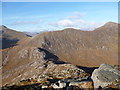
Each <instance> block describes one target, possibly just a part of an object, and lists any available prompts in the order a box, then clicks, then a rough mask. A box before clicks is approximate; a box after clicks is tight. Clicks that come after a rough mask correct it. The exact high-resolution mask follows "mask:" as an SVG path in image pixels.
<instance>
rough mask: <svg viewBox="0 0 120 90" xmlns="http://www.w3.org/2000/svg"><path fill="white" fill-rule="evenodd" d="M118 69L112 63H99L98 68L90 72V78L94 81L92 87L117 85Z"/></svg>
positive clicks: (119, 75)
mask: <svg viewBox="0 0 120 90" xmlns="http://www.w3.org/2000/svg"><path fill="white" fill-rule="evenodd" d="M119 78H120V71H119V70H118V69H116V68H115V66H114V65H109V64H101V65H100V67H99V68H98V69H95V70H94V71H93V73H92V76H91V79H92V80H93V82H94V88H99V87H102V88H104V87H107V86H109V85H111V84H113V85H117V84H119V82H120V80H119Z"/></svg>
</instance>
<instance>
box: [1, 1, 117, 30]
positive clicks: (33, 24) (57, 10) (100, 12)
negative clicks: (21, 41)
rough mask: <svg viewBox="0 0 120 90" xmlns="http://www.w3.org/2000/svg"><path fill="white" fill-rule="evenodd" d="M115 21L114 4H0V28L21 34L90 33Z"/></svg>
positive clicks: (115, 8) (115, 4) (115, 11)
mask: <svg viewBox="0 0 120 90" xmlns="http://www.w3.org/2000/svg"><path fill="white" fill-rule="evenodd" d="M109 21H112V22H118V3H117V2H2V25H5V26H7V27H8V28H11V29H14V30H17V31H22V32H23V31H24V32H41V31H55V30H62V29H64V28H76V29H81V30H94V29H95V28H98V27H100V26H102V25H104V24H105V23H107V22H109Z"/></svg>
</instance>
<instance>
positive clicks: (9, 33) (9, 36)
mask: <svg viewBox="0 0 120 90" xmlns="http://www.w3.org/2000/svg"><path fill="white" fill-rule="evenodd" d="M1 38H2V39H1ZM26 38H28V36H27V35H25V34H24V33H22V32H18V31H14V30H12V29H9V28H7V27H6V26H0V40H2V41H1V42H2V44H1V45H2V46H1V47H2V49H5V48H10V47H13V46H16V45H18V44H19V41H21V40H23V39H26Z"/></svg>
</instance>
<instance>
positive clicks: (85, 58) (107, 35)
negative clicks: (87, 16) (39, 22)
mask: <svg viewBox="0 0 120 90" xmlns="http://www.w3.org/2000/svg"><path fill="white" fill-rule="evenodd" d="M49 61H52V63H54V64H55V65H56V63H57V64H60V63H64V62H68V63H72V64H74V65H78V66H84V67H95V66H99V65H100V64H102V63H108V64H118V24H117V23H113V22H109V23H107V24H105V25H104V26H102V27H100V28H98V29H96V30H94V31H82V30H76V29H72V28H68V29H64V30H62V31H54V32H46V33H45V32H44V33H41V34H39V35H36V36H34V37H31V38H28V39H26V40H25V42H24V43H21V44H20V45H18V46H15V47H13V48H10V49H5V50H3V62H2V63H3V64H2V66H3V85H6V84H10V83H11V82H15V81H19V80H24V79H27V78H30V77H33V76H34V75H40V74H42V72H43V71H44V70H46V67H47V66H49Z"/></svg>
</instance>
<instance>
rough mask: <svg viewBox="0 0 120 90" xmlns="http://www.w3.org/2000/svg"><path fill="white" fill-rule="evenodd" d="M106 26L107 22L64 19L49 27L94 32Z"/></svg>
mask: <svg viewBox="0 0 120 90" xmlns="http://www.w3.org/2000/svg"><path fill="white" fill-rule="evenodd" d="M104 24H105V22H95V21H85V20H82V19H73V20H69V19H63V20H60V21H57V22H54V23H49V25H51V26H53V27H56V28H62V29H64V28H76V29H81V30H94V29H96V28H98V27H100V26H102V25H104Z"/></svg>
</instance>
